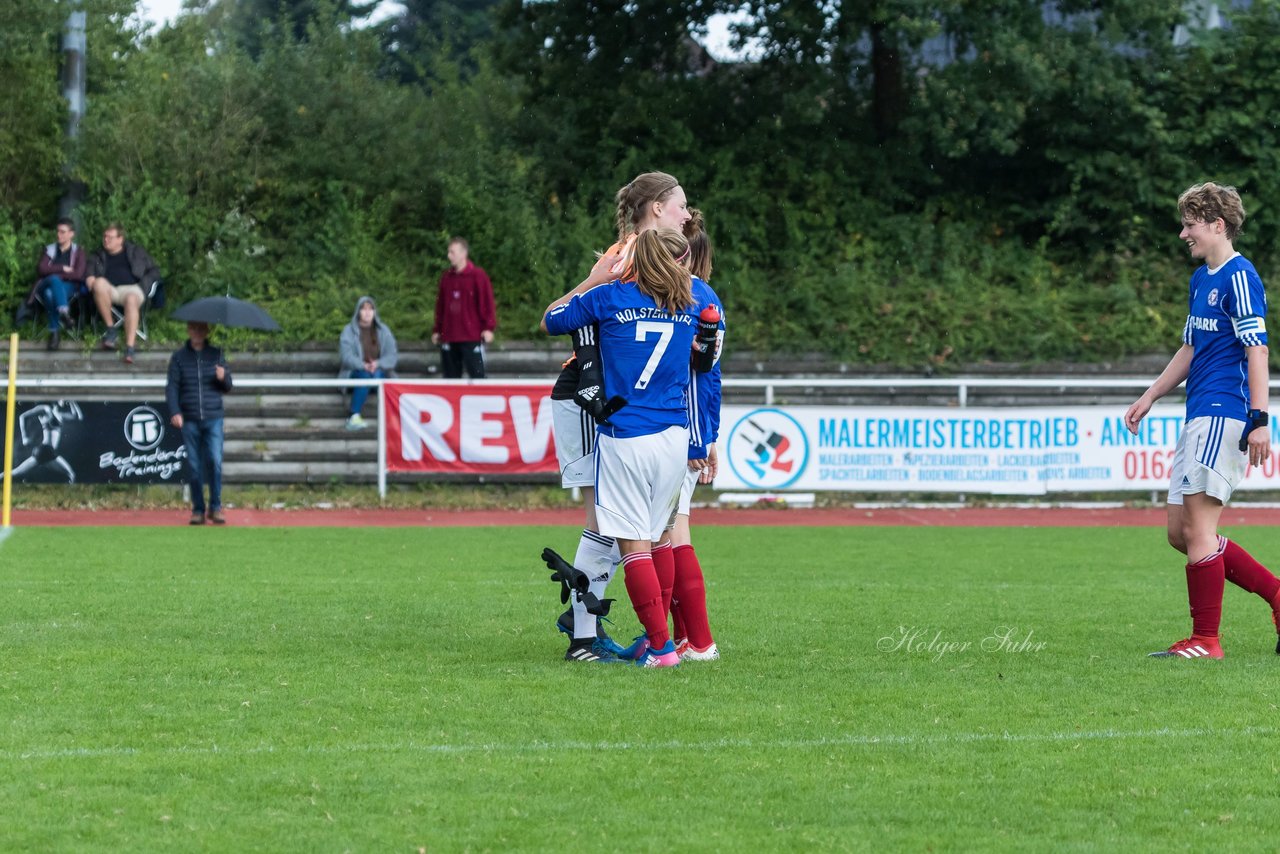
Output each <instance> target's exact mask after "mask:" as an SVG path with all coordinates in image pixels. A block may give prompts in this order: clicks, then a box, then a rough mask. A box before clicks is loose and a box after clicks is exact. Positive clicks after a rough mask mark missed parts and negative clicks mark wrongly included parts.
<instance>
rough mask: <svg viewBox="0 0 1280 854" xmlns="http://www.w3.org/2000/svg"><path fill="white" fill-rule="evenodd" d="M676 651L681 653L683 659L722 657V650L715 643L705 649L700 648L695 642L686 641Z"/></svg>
mask: <svg viewBox="0 0 1280 854" xmlns="http://www.w3.org/2000/svg"><path fill="white" fill-rule="evenodd" d="M676 652H677V653H679V655H680V660H681V661H718V660H719V659H720V650H719V649H717V648H716V645H715V644H714V643H712V644H710V645H709V646H707V647H704V648H703V649H698V648H697V647H696V646H694V645H693V644H691V643H689V642H688V641H685V642H684V644H683V645H681V646H680V648H679V649H677V650H676Z"/></svg>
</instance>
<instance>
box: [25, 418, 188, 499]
mask: <svg viewBox="0 0 1280 854" xmlns="http://www.w3.org/2000/svg"><path fill="white" fill-rule="evenodd" d="M165 411H166V410H165V405H164V404H163V403H148V402H142V403H136V402H133V403H120V402H104V401H75V400H58V401H47V402H43V403H30V402H27V403H24V402H22V401H18V403H17V412H16V416H15V418H16V421H17V423H16V425H15V430H14V437H13V441H14V449H13V479H14V480H15V481H17V482H19V483H181V482H182V481H183V480H184V475H185V466H186V459H187V452H186V449H185V448H184V447H183V446H182V431H181V430H176V429H174V428H172V427H170V426H169V424H168V419H167V418H165V417H164V415H163V414H162V413H164V412H165ZM0 422H3V415H2V414H0Z"/></svg>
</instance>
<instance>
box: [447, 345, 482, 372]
mask: <svg viewBox="0 0 1280 854" xmlns="http://www.w3.org/2000/svg"><path fill="white" fill-rule="evenodd" d="M464 367H465V368H466V369H467V376H469V377H471V379H473V380H482V379H484V347H483V346H482V345H481V343H480V342H479V341H451V342H449V343H448V344H441V345H440V368H441V370H443V371H444V377H445V379H448V380H457V379H462V369H463V368H464Z"/></svg>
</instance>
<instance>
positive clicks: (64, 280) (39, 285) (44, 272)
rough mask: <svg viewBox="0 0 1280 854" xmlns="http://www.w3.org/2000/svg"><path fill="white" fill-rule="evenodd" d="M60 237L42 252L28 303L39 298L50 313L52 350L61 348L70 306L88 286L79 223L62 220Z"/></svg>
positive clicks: (60, 222)
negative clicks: (77, 242)
mask: <svg viewBox="0 0 1280 854" xmlns="http://www.w3.org/2000/svg"><path fill="white" fill-rule="evenodd" d="M56 237H57V240H56V242H54V243H50V244H49V245H48V246H46V247H45V248H44V251H43V252H41V253H40V261H39V263H37V264H36V275H37V276H39V278H38V279H37V280H36V283H35V285H34V286H33V287H32V288H31V293H30V294H29V295H28V296H27V305H28V306H31V305H33V304H34V303H35V302H36V300H37V299H38V300H39V301H40V302H41V303H42V304H43V305H44V310H45V313H47V314H48V315H49V343H48V345H47V346H48V348H49V349H50V350H56V349H58V344H59V343H60V342H61V340H62V329H64V328H65V327H67V326H68V325H69V324H70V322H71V312H70V309H69V308H68V306H69V305H70V303H71V299H72V298H73V297H75V296H78V295H79V293H80V291H81V290H82V289H83V288H84V286H85V285H84V271H85V256H84V250H83V249H81V248H80V247H79V246H78V245H77V244H76V242H75V239H76V225H75V223H74V222H72V221H71V220H70V219H68V218H66V217H63V218H62V219H60V220H58V227H57V231H56Z"/></svg>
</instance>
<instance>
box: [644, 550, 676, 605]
mask: <svg viewBox="0 0 1280 854" xmlns="http://www.w3.org/2000/svg"><path fill="white" fill-rule="evenodd" d="M649 554H651V555H653V570H654V572H656V573H658V586H659V587H661V588H662V614H663V619H666V615H667V614H670V613H671V590H672V588H673V587H675V585H676V559H675V558H674V557H673V556H672V554H671V543H659V544H658V545H656V546H654V547H653V551H651V552H650V553H649Z"/></svg>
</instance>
